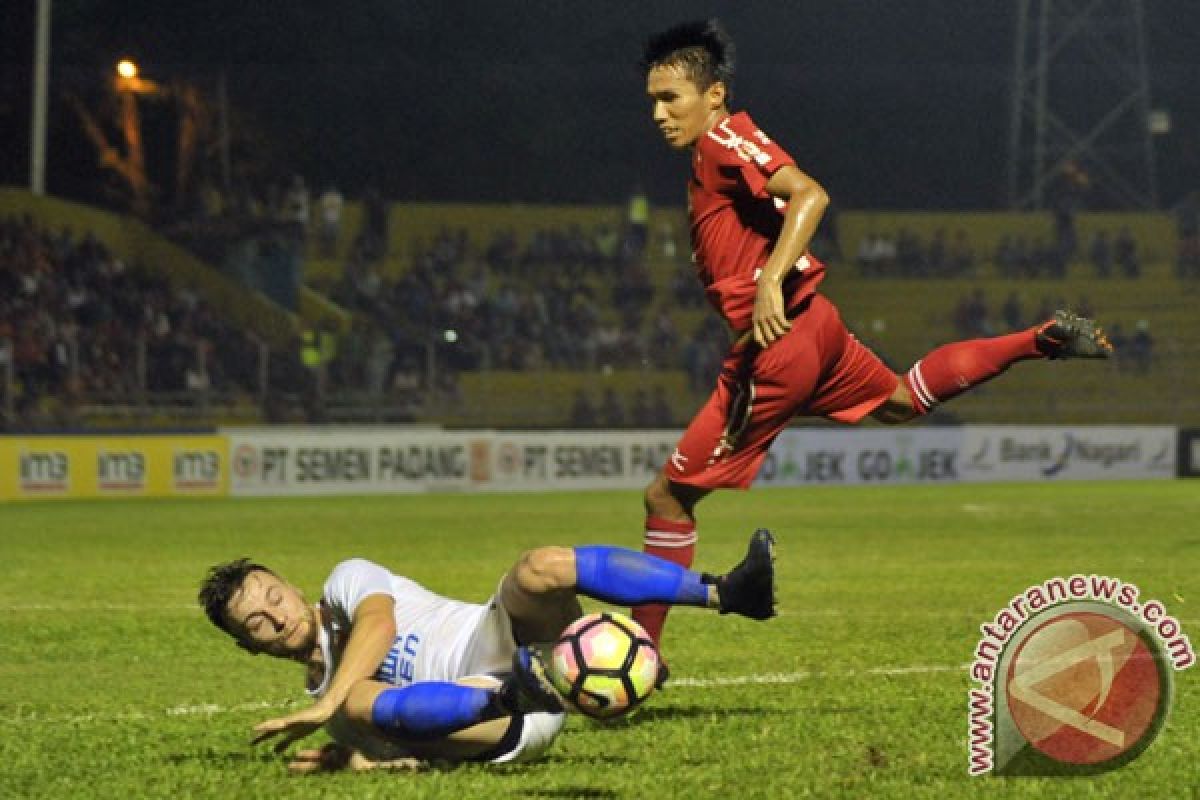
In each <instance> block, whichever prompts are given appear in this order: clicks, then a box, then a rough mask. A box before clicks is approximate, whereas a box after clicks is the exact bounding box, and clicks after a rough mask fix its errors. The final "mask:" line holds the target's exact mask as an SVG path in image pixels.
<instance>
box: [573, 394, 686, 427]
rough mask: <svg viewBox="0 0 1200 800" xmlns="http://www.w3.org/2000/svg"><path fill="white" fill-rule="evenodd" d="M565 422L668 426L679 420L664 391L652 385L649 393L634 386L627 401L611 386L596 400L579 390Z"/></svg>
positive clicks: (589, 425)
mask: <svg viewBox="0 0 1200 800" xmlns="http://www.w3.org/2000/svg"><path fill="white" fill-rule="evenodd" d="M568 423H569V424H570V426H571V427H572V428H670V427H672V426H674V425H677V424H678V423H679V420H677V419H676V418H675V414H674V413H673V412H672V410H671V404H670V403H669V402H668V401H667V394H666V390H665V389H664V388H663V387H662V386H661V385H655V386H654V387H653V388H652V389H651V390H650V391H649V392H647V391H646V390H645V389H635V390H634V391H633V394H632V395H631V396H630V397H629V398H628V402H627V403H626V402H623V401H622V400H621V398H620V397H619V396H618V395H617V392H616V390H614V389H612V388H605V389H604V390H603V392H602V393H601V396H600V400H599V402H595V401H594V400H593V398H592V397H591V396H590V395H589V393H588V392H587V391H586V390H584V389H579V390H578V391H576V392H575V398H574V400H573V401H572V403H571V413H570V417H569V419H568Z"/></svg>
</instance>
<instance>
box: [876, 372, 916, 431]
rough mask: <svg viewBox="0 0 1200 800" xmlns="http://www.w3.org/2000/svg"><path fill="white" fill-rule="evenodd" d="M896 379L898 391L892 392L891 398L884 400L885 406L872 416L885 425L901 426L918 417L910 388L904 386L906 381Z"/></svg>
mask: <svg viewBox="0 0 1200 800" xmlns="http://www.w3.org/2000/svg"><path fill="white" fill-rule="evenodd" d="M896 379H897V384H896V389H895V391H893V392H892V395H891V397H889V398H888V399H887V400H884V401H883V404H882V405H880V406H879V408H877V409H875V411H874V412H873V413H872V414H871V417H872V418H873V419H875V420H876V421H878V422H882V423H884V424H885V425H901V424H903V423H905V422H908V421H910V420H912V419H914V418H915V417H916V416H917V409H916V406H915V405H914V404H913V399H912V395H911V394H910V393H909V391H908V387H907V386H905V385H904V380H903V379H902V378H901V377H900V376H899V375H897V376H896Z"/></svg>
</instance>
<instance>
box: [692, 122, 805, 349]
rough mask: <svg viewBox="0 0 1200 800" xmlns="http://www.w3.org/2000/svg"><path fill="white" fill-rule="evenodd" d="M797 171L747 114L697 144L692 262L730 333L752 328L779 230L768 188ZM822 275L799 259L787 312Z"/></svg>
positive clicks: (778, 213)
mask: <svg viewBox="0 0 1200 800" xmlns="http://www.w3.org/2000/svg"><path fill="white" fill-rule="evenodd" d="M795 164H796V162H795V161H793V160H792V157H791V156H789V155H788V154H787V153H786V152H785V151H784V150H783V148H781V147H780V146H779V145H777V144H775V143H774V142H773V141H771V140H770V139H769V138H767V135H766V134H764V133H763V132H762V131H760V130H759V129H758V126H757V125H755V124H754V121H753V120H751V119H750V115H748V114H747V113H746V112H744V111H739V112H738V113H736V114H733V115H731V116H728V117H725V118H724V119H723V120H721V121H720V122H718V123H717V124H716V125H715V126H714V127H713V129H712V130H711V131H709V132H708V133H707V134H705V135H704V136H701V137H700V138H699V139H698V140H697V141H696V145H695V148H694V152H693V155H692V179H691V181H690V182H689V183H688V213H689V215H690V216H691V233H692V258H693V260H694V261H695V265H696V273H697V275H698V276H699V278H700V281H701V283H703V284H704V292H705V294H706V295H707V296H708V301H709V302H710V303H712V305H713V307H714V308H716V309H717V311H718V312H720V314H721V316H722V317H724V318H725V321H726V322H728V323H729V325H730V327H732V328H733V329H734V330H738V331H742V330H746V329H748V328H749V327H750V321H751V318H752V317H753V315H754V297H755V294H756V293H757V290H758V285H757V284H756V283H755V281H756V279H757V278H758V272H759V270H760V269H761V268H762V266H763V264H765V263H766V261H767V258H768V257H769V256H770V255H771V250H772V248H774V246H775V241H776V239H778V238H779V231H780V229H781V228H782V227H783V212H784V209H785V208H786V203H784V201H782V200H780V199H778V198H775V197H772V196H771V195H770V194H769V193H768V192H767V190H766V186H767V181H769V180H770V179H771V176H772V175H774V174H775V173H776V172H777V171H778V170H779V169H780V168H781V167H785V166H795ZM824 275H825V265H824V264H822V263H821V262H820V261H817V260H816V259H815V258H813V256H812V255H811V254H806V255H804V256H802V257H801V258H800V260H799V261H798V262H796V270H795V271H794V272H792V273H791V274H790V275H788V276H787V277H785V279H784V283H783V287H784V302H785V304H786V305H787V307H788V308H792V307H794V306H795V305H796V304H797V303H799V302H800V301H801V300H803V299H804V298H805V297H808V296H809V295H811V294H813V293H814V292H815V291H816V286H817V284H818V283H820V282H821V278H822V277H824Z"/></svg>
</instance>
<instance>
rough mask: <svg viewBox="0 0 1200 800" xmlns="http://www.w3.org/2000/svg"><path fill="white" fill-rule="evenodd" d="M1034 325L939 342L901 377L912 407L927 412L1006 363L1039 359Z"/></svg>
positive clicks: (983, 380)
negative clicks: (1004, 333) (1002, 333)
mask: <svg viewBox="0 0 1200 800" xmlns="http://www.w3.org/2000/svg"><path fill="white" fill-rule="evenodd" d="M1036 332H1037V329H1036V328H1030V329H1029V330H1027V331H1020V332H1019V333H1010V334H1008V335H1007V336H997V337H995V338H992V339H969V340H967V341H965V342H953V343H951V344H946V345H942V346H941V347H939V348H937V349H936V350H934V351H933V352H931V353H929V354H928V355H926V356H925V357H924V358H922V359H921V360H920V361H918V362H917V363H916V364H914V365H913V367H912V369H910V370H909V371H908V373H907V374H906V375H905V376H904V384H905V386H907V387H908V392H909V394H911V395H912V402H913V408H914V409H916V411H917V413H919V414H928V413H929V412H930V411H931V410H933V407H934V406H935V405H937V404H938V403H944V402H945V401H947V400H949V399H950V398H951V397H956V396H957V395H960V394H962V393H963V392H965V391H967V390H968V389H970V388H972V387H975V386H978V385H979V384H981V383H983V382H985V381H988V380H990V379H992V378H994V377H996V376H997V375H999V374H1000V373H1001V372H1004V370H1006V369H1008V368H1009V366H1011V365H1012V364H1015V363H1016V362H1018V361H1024V360H1025V359H1028V358H1042V354H1041V353H1040V352H1039V351H1038V349H1037V346H1036V344H1035V338H1036Z"/></svg>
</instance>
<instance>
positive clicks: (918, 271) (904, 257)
mask: <svg viewBox="0 0 1200 800" xmlns="http://www.w3.org/2000/svg"><path fill="white" fill-rule="evenodd" d="M855 259H856V261H857V264H858V269H859V272H860V273H861V274H862V275H863V276H864V277H871V278H879V277H888V278H961V277H964V276H970V275H973V274H975V269H976V263H975V251H974V249H973V248H972V246H971V242H970V240H969V239H968V238H967V233H966V231H963V230H958V231H955V232H954V235H953V236H952V237H950V236H947V234H946V232H945V231H944V230H940V229H939V230H937V231H935V232H934V234H933V236H932V237H931V238H930V240H929V242H928V243H926V242H923V241H922V240H921V238H920V237H919V236H917V234H915V233H913V232H912V231H910V230H908V229H907V228H901V229H900V231H899V232H898V233H896V234H895V235H892V234H884V233H870V234H868V235H866V236H864V237H863V238H862V240H861V241H860V242H859V244H858V250H857V251H856V256H855Z"/></svg>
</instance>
